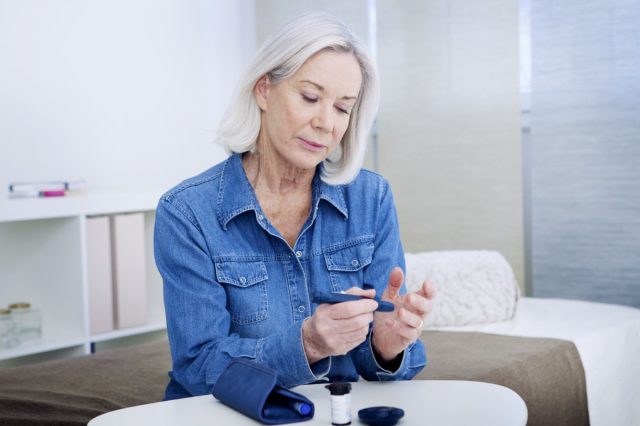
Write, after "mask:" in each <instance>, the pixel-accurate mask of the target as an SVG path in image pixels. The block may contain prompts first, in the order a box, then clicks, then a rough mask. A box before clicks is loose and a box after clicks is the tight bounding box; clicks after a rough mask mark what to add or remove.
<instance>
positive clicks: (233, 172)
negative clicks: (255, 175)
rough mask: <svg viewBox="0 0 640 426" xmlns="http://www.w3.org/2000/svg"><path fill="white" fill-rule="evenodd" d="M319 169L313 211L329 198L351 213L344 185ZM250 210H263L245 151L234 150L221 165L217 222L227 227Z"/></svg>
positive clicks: (315, 181) (340, 208)
mask: <svg viewBox="0 0 640 426" xmlns="http://www.w3.org/2000/svg"><path fill="white" fill-rule="evenodd" d="M319 172H320V169H318V172H316V175H315V176H314V178H313V184H312V185H313V205H314V214H313V216H314V217H315V210H317V209H318V204H319V202H320V200H325V201H327V202H328V203H329V204H330V205H332V206H333V207H334V208H335V209H336V210H338V211H339V212H340V213H342V215H343V216H344V217H345V219H346V218H348V217H349V215H348V210H347V203H346V202H345V200H344V190H343V187H342V185H329V184H327V183H325V182H323V181H322V179H320V176H319ZM249 210H254V211H260V205H259V204H258V200H257V198H256V195H255V192H254V191H253V188H252V187H251V184H250V183H249V180H248V179H247V175H246V174H245V171H244V167H242V154H233V155H232V156H231V157H229V158H228V159H227V160H226V161H225V162H224V165H223V167H222V173H221V175H220V186H219V188H218V199H217V207H216V214H217V217H218V222H220V225H221V226H222V227H223V228H224V229H225V230H226V229H227V224H228V223H229V222H230V221H231V220H232V219H233V218H235V217H236V216H238V215H239V214H241V213H244V212H246V211H249Z"/></svg>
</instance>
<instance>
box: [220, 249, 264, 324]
mask: <svg viewBox="0 0 640 426" xmlns="http://www.w3.org/2000/svg"><path fill="white" fill-rule="evenodd" d="M215 268H216V278H217V280H218V282H219V283H221V284H222V285H223V286H224V288H225V290H226V293H227V309H228V311H229V313H230V314H231V321H233V322H234V323H236V324H239V325H249V324H252V323H256V322H259V321H264V320H265V319H267V318H268V317H269V305H268V300H269V299H268V297H267V296H268V295H267V279H268V276H267V268H266V266H265V264H264V262H244V261H225V262H215Z"/></svg>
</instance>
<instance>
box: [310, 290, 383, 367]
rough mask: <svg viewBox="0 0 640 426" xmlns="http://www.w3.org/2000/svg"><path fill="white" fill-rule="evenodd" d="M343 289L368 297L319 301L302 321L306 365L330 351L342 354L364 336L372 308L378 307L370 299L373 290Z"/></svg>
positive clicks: (370, 319) (373, 294) (366, 332)
mask: <svg viewBox="0 0 640 426" xmlns="http://www.w3.org/2000/svg"><path fill="white" fill-rule="evenodd" d="M347 293H348V294H356V295H358V296H365V297H368V298H371V300H367V299H362V300H355V301H350V302H342V303H336V304H334V305H330V304H322V305H320V306H318V308H317V309H316V311H315V312H314V313H313V315H312V316H311V317H309V318H307V319H306V320H305V321H304V323H303V324H302V341H303V344H304V352H305V354H306V355H307V361H308V362H309V365H312V364H315V363H316V362H318V361H320V360H321V359H323V358H326V357H328V356H331V355H345V354H346V353H347V352H349V351H350V350H351V349H353V348H355V347H356V346H358V345H359V344H360V343H362V342H364V341H365V340H366V338H367V335H368V333H369V324H370V323H371V322H372V321H373V312H374V311H375V310H376V309H377V308H378V302H376V301H375V300H373V297H375V295H376V292H375V290H363V289H361V288H358V287H352V288H350V289H349V290H347Z"/></svg>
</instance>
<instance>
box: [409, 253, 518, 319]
mask: <svg viewBox="0 0 640 426" xmlns="http://www.w3.org/2000/svg"><path fill="white" fill-rule="evenodd" d="M405 258H406V262H407V278H406V284H407V290H408V291H415V290H417V289H419V288H420V285H421V284H422V282H423V281H425V280H427V281H429V282H431V283H433V284H435V285H436V287H437V294H436V297H435V298H434V300H433V311H432V312H431V314H429V315H428V316H427V318H426V319H425V321H424V326H425V327H427V326H435V327H444V326H458V325H468V324H482V323H489V322H499V321H506V320H508V319H510V318H512V317H513V315H514V314H515V311H516V305H517V301H518V297H519V296H520V290H519V288H518V283H517V282H516V279H515V276H514V274H513V270H512V269H511V266H510V265H509V263H508V262H507V261H506V259H505V258H504V257H503V256H502V255H501V254H500V253H498V252H495V251H440V252H426V253H416V254H411V253H406V255H405Z"/></svg>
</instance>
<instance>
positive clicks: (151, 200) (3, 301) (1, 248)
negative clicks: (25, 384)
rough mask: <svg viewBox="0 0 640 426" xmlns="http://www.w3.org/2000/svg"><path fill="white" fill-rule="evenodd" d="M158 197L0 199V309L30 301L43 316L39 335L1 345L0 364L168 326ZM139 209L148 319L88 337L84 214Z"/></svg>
mask: <svg viewBox="0 0 640 426" xmlns="http://www.w3.org/2000/svg"><path fill="white" fill-rule="evenodd" d="M161 194H162V192H161V191H140V192H127V193H124V192H120V193H116V192H113V193H106V192H105V193H96V194H87V195H75V196H68V197H60V198H38V199H11V200H10V199H3V200H0V307H3V306H6V305H8V304H9V303H12V302H18V301H28V302H30V303H31V304H32V306H33V307H34V308H38V309H39V310H40V312H41V315H42V338H41V340H40V341H38V342H37V343H29V344H27V343H25V344H24V345H20V346H16V347H12V348H10V349H0V366H3V365H9V364H10V365H20V357H26V356H29V355H35V354H44V353H48V352H50V353H51V354H52V356H54V355H53V354H54V351H58V350H60V349H71V351H70V352H72V353H85V354H86V353H90V351H91V344H92V343H96V342H105V341H109V340H114V339H120V338H124V337H130V336H134V335H140V334H144V333H151V332H155V331H159V330H164V329H165V317H164V304H163V300H162V279H161V277H160V275H159V274H158V272H157V269H156V267H155V261H154V256H153V228H154V224H155V208H156V205H157V201H158V199H159V197H160V195H161ZM140 212H141V213H143V214H144V222H145V223H144V228H145V243H146V244H145V250H146V256H145V257H146V272H147V273H146V276H147V278H146V279H147V282H146V292H147V321H146V323H145V324H144V325H142V326H139V327H132V328H127V329H120V330H113V331H110V332H107V333H102V334H98V335H91V334H90V327H89V315H90V309H91V307H90V306H89V302H88V301H89V297H88V290H89V284H88V279H87V276H88V274H87V245H86V220H87V217H89V216H98V215H110V214H126V213H140ZM58 352H60V351H58ZM39 358H40V359H42V358H43V357H42V356H41V357H39ZM44 358H45V359H46V356H44ZM7 361H10V362H7Z"/></svg>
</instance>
